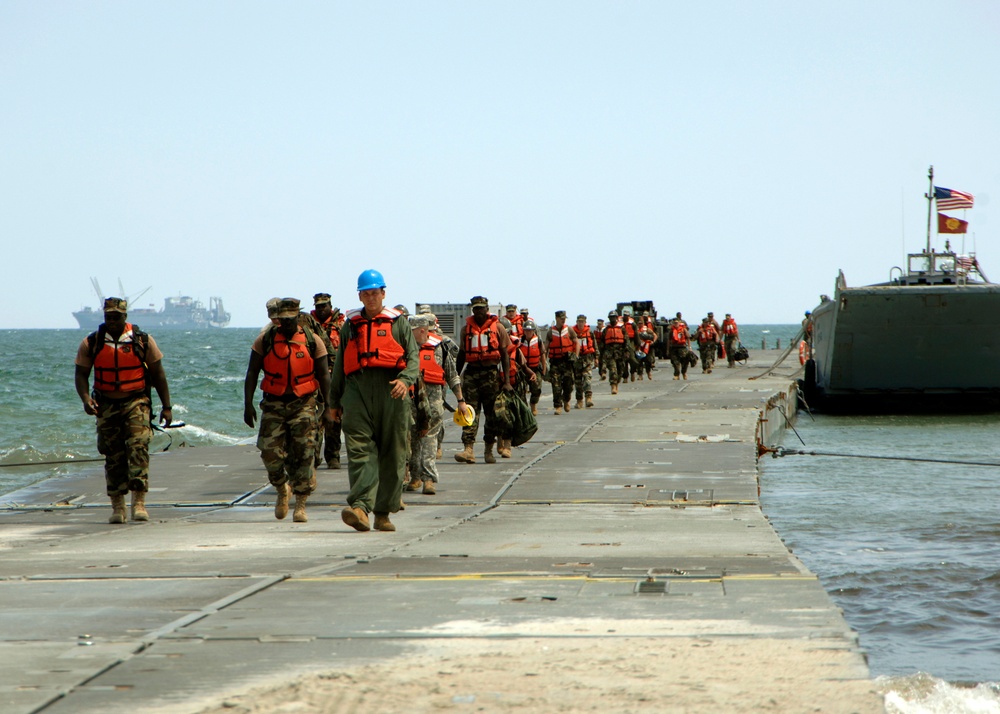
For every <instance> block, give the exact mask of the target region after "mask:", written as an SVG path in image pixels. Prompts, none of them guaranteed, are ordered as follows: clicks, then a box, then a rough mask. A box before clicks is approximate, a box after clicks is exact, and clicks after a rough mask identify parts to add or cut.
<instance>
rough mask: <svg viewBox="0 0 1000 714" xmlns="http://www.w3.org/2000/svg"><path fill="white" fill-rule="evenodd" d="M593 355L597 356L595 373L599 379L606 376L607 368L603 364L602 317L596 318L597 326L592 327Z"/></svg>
mask: <svg viewBox="0 0 1000 714" xmlns="http://www.w3.org/2000/svg"><path fill="white" fill-rule="evenodd" d="M594 350H595V352H594V355H595V357H596V358H597V374H598V375H599V376H600V378H601V381H602V382H603V381H605V380H607V378H608V368H607V367H605V366H604V318H603V317H600V318H598V319H597V327H595V328H594Z"/></svg>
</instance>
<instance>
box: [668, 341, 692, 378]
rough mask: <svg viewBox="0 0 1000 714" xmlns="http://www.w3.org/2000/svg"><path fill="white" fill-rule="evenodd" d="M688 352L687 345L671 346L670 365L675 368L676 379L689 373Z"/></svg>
mask: <svg viewBox="0 0 1000 714" xmlns="http://www.w3.org/2000/svg"><path fill="white" fill-rule="evenodd" d="M688 352H690V350H689V349H688V347H687V345H670V352H669V354H670V364H672V365H673V367H674V376H675V377H680V376H681V375H682V374H687V373H688V364H689V363H688V359H687V356H688Z"/></svg>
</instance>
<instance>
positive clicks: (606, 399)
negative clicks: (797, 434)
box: [0, 362, 883, 714]
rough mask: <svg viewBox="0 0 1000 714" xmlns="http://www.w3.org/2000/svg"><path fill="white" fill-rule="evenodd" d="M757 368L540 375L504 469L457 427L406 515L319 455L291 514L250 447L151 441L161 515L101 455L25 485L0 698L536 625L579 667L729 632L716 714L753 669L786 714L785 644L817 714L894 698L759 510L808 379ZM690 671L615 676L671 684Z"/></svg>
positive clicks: (198, 687) (1, 507) (107, 701)
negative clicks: (125, 506) (471, 452)
mask: <svg viewBox="0 0 1000 714" xmlns="http://www.w3.org/2000/svg"><path fill="white" fill-rule="evenodd" d="M757 366H760V367H763V366H766V365H765V363H764V362H761V364H760V365H757ZM664 367H666V368H664ZM753 367H754V365H753V364H751V367H749V368H746V367H745V368H738V369H726V367H725V365H724V364H723V365H722V368H721V369H718V370H716V372H715V373H714V374H711V375H702V374H700V370H694V371H695V372H696V373H695V374H692V376H691V379H690V380H689V381H686V382H684V381H680V382H677V381H673V380H672V379H671V378H670V375H669V366H668V365H665V364H664V363H662V362H661V367H660V369H658V370H657V371H656V372H654V380H653V381H642V382H634V383H629V384H625V385H622V387H621V389H620V393H619V394H618V395H616V396H611V395H610V394H609V392H610V388H609V387H608V384H607V382H598V381H595V382H594V388H595V402H596V407H594V408H592V409H580V410H577V409H574V410H572V411H571V412H570V413H569V414H565V413H564V414H561V415H559V416H554V415H553V414H552V408H551V406H550V405H551V396H550V387H549V385H545V392H544V395H543V399H542V403H541V405H540V406H541V407H543V409H541V410H540V414H539V423H540V429H539V432H538V434H537V435H536V437H535V438H534V439H533V440H532V441H531V442H530V443H529V444H527V445H525V446H524V447H522V448H516V449H514V455H513V458H511V459H499V458H498V463H496V464H495V465H486V464H484V463H482V444H481V442H480V443H479V444H478V445H477V448H476V456H477V459H478V461H479V463H477V464H475V465H472V466H467V465H461V464H458V463H456V462H455V461H454V459H453V458H452V455H453V454H454V453H455V452H456V451H458V450H460V449H459V431H458V429H457V427H455V426H454V425H453V424H451V423H450V422H449V424H448V427H447V438H446V443H445V449H444V458H443V459H442V460H441V461H440V462H439V469H440V472H441V483H440V484H439V489H438V493H437V495H434V496H425V495H422V494H420V493H408V494H404V500H405V501H406V509H405V510H404V511H402V512H400V513H398V514H396V515H394V516H393V521H394V522H395V523H396V525H397V528H398V530H397V531H396V532H395V533H379V532H374V531H373V532H370V533H357V532H355V531H353V530H351V529H349V528H348V527H346V526H345V525H344V524H343V523H342V522H341V520H340V509H341V507H343V505H344V498H345V496H346V493H347V471H346V468H345V469H344V470H341V471H328V470H320V471H319V485H318V489H317V492H316V494H315V495H314V496H313V497H312V498H311V500H310V502H309V509H308V514H309V522H308V523H306V524H296V523H293V522H292V520H291V514H289V516H288V518H287V519H286V520H284V521H277V520H275V518H274V515H273V503H274V490H273V489H272V488H270V487H269V486H267V481H266V475H265V472H264V470H263V467H262V465H261V463H260V459H259V457H258V454H257V450H256V449H255V448H254V447H252V446H230V447H212V448H206V447H200V448H179V449H174V450H171V451H169V452H167V453H164V454H157V455H154V456H153V458H152V467H151V486H152V490H151V492H150V494H149V497H148V500H147V506H148V509H149V512H150V519H151V520H150V522H148V523H128V524H126V525H118V526H112V525H109V524H108V523H107V518H108V515H109V514H110V505H109V502H108V499H107V497H106V495H105V494H104V484H103V475H102V473H101V471H100V470H99V469H96V468H93V466H95V465H90V467H84V466H81V467H80V470H79V472H78V473H76V474H75V475H73V476H69V477H60V478H54V479H50V480H47V481H44V482H41V483H39V484H36V485H34V486H32V487H30V488H26V489H23V490H21V491H17V492H14V493H11V494H8V495H6V496H4V497H2V498H0V711H2V712H4V713H5V714H29V713H31V714H34V713H42V712H44V713H45V714H70V713H74V714H79V713H80V712H102V714H113V713H116V712H123V713H124V712H130V713H131V712H135V711H143V712H197V711H200V710H201V709H203V708H205V707H207V706H209V705H218V704H219V703H220V702H222V701H223V699H224V698H225V697H227V696H230V695H234V696H235V695H238V694H239V693H241V692H245V691H247V690H249V689H251V688H254V687H262V686H270V685H276V684H280V683H281V682H286V681H289V680H291V679H293V678H295V677H297V676H302V675H307V674H310V673H321V672H336V671H347V670H350V669H351V668H356V667H359V666H378V665H384V666H387V667H392V668H400V667H404V668H405V667H408V666H411V665H412V664H413V663H414V662H421V663H424V662H427V661H433V658H434V657H435V656H439V655H441V654H442V653H447V652H449V648H451V647H454V646H457V645H459V644H462V645H463V646H464V648H465V649H464V650H462V651H464V652H469V651H470V649H471V651H475V650H476V649H477V648H481V649H482V650H484V651H488V650H489V648H490V647H491V646H492V645H493V644H494V643H499V642H504V643H510V642H512V641H517V640H521V639H530V640H531V641H538V640H547V641H551V642H552V643H553V646H554V645H555V644H556V643H557V642H565V641H566V640H573V641H574V642H575V643H579V644H581V645H582V647H577V648H575V649H574V650H573V651H574V652H575V653H576V654H575V655H573V656H575V657H577V658H582V659H583V660H584V664H586V662H585V660H586V658H587V657H595V658H596V657H597V656H598V654H599V653H600V652H602V651H603V648H606V647H609V646H610V645H611V644H615V645H616V646H618V645H621V644H623V643H625V644H628V643H633V644H634V646H635V647H636V651H637V652H638V651H639V648H640V645H641V647H642V651H643V652H646V653H647V654H646V655H643V656H648V652H649V648H650V647H652V648H653V649H654V651H655V652H662V653H663V655H664V657H666V656H668V655H670V656H680V657H683V650H678V648H679V647H681V646H682V644H683V646H684V647H688V648H690V647H691V646H692V645H691V643H692V642H695V643H697V644H698V646H699V647H711V646H713V645H721V644H722V643H725V645H726V646H727V648H728V649H727V650H726V651H727V652H729V653H730V654H729V655H726V656H729V657H731V656H732V652H733V651H734V650H735V651H736V652H737V653H738V655H739V657H741V658H742V660H741V661H743V662H745V664H744V665H741V666H739V667H737V668H736V669H735V670H732V671H735V672H736V674H735V676H729V675H727V678H726V679H725V680H721V679H720V677H719V676H718V673H717V672H716V671H714V668H712V667H708V668H705V670H704V671H700V672H698V673H697V676H696V677H695V679H697V680H698V681H697V682H695V683H694V685H693V686H697V687H699V688H700V689H699V692H703V702H704V703H703V705H702V706H695V707H689V708H687V709H686V711H705V712H710V711H711V712H714V711H725V710H727V709H730V707H727V706H726V705H725V702H726V701H727V696H731V694H728V693H730V692H732V691H733V687H734V685H735V684H739V683H740V682H738V681H736V682H734V679H735V680H739V679H741V678H742V679H744V680H746V681H744V682H743V684H744V685H746V687H745V688H749V689H751V690H752V691H753V692H754V693H755V695H758V696H759V697H760V701H761V702H767V701H769V697H770V701H772V702H773V707H774V710H775V711H780V710H782V709H781V701H782V700H781V699H780V697H779V695H778V694H773V696H771V695H772V690H774V691H777V689H778V688H779V686H778V685H779V683H780V682H781V680H782V679H783V678H785V677H787V676H789V675H788V673H787V672H785V671H784V669H783V664H782V662H783V660H782V659H781V658H780V657H777V658H776V657H775V656H774V650H775V646H774V644H775V642H778V643H779V645H780V646H779V647H778V648H777V649H779V650H787V652H786V655H787V656H793V655H794V654H795V653H801V652H808V653H810V657H811V658H812V660H811V661H815V663H816V664H815V666H813V667H811V668H810V669H808V670H807V671H806V673H805V674H804V675H803V674H802V673H801V672H799V673H798V674H797V675H796V680H795V682H794V687H795V688H796V689H797V690H799V691H800V692H805V693H806V696H807V698H808V697H809V694H808V693H810V692H814V693H815V696H814V697H811V699H813V700H814V706H813V707H812V708H810V711H838V712H841V711H843V712H847V711H851V712H876V711H882V710H883V705H882V698H881V696H879V695H878V694H876V693H875V691H874V686H873V683H872V682H871V681H870V679H869V673H868V668H867V666H866V663H865V657H864V653H863V652H862V651H861V650H860V648H859V646H858V642H857V637H856V635H855V633H854V632H852V630H851V629H850V628H849V627H848V626H847V624H846V623H845V621H844V620H843V617H842V615H841V613H840V611H839V610H838V609H837V607H836V606H835V605H834V604H833V602H832V601H831V600H830V598H829V597H828V596H827V594H826V593H825V592H824V590H823V588H822V586H821V584H820V583H819V582H818V580H817V579H816V577H815V576H814V575H813V574H812V573H810V572H809V571H808V569H807V568H806V567H804V566H803V564H802V563H801V562H799V561H798V559H796V558H795V556H794V555H792V554H791V553H790V552H789V551H788V550H787V549H786V547H785V546H784V544H783V543H782V542H781V540H780V539H779V538H778V537H777V535H776V534H775V533H774V531H773V530H772V528H771V526H770V525H769V523H768V521H767V519H765V518H764V516H763V514H762V513H761V510H760V506H759V501H758V478H757V476H758V464H757V461H756V442H757V440H758V438H763V440H764V441H765V443H769V444H773V443H776V439H777V436H776V435H777V434H778V433H780V431H781V430H782V429H783V428H784V426H785V417H784V416H783V414H786V413H790V410H792V409H793V406H792V405H793V402H792V401H791V400H792V399H793V394H792V383H791V380H790V379H788V378H777V377H769V378H765V379H760V380H756V381H749V380H748V379H747V377H748V376H750V375H751V374H756V373H757V372H759V370H754V369H753ZM248 433H249V430H248ZM345 466H346V464H345ZM781 643H784V645H781ZM678 652H679V654H678ZM789 653H790V654H789ZM560 656H569V655H560ZM721 656H723V655H720V657H721ZM720 661H721V660H720ZM674 671H675V670H672V669H670V668H665V669H664V670H663V672H662V674H661V675H658V676H657V678H653V679H652V680H646V681H644V682H643V683H641V684H636V683H624V682H613V683H612V682H609V683H608V687H612V686H615V687H625V688H628V687H633V688H646V689H648V690H649V692H657V691H664V690H667V689H669V687H671V686H677V685H678V682H677V681H672V678H674V677H675V676H680V675H675V674H674ZM496 675H497V685H496V686H497V688H498V689H506V690H516V689H517V687H518V683H517V682H516V681H504V672H503V671H498V672H497V673H496ZM685 676H686V675H685ZM783 686H784V685H783ZM428 696H430V695H429V694H428ZM553 696H554V697H557V696H558V695H557V694H554V695H553ZM699 696H700V695H699ZM375 701H377V700H375ZM623 701H624V700H623ZM557 703H558V702H556V704H557ZM414 704H415V708H414V711H423V710H425V707H422V706H420V704H421V703H420V702H414ZM556 704H553V706H552V708H551V709H547V708H546V706H545V705H544V703H541V702H538V701H535V702H534V703H533V705H532V707H531V708H532V710H534V711H543V710H551V711H556V710H563V709H559V707H558V706H557V705H556ZM352 710H353V709H351V708H349V707H347V706H346V705H345V706H343V707H341V708H340V709H337V711H352ZM465 710H467V711H473V710H475V707H472V708H466V709H465ZM786 710H787V709H786ZM330 711H333V709H331V710H330Z"/></svg>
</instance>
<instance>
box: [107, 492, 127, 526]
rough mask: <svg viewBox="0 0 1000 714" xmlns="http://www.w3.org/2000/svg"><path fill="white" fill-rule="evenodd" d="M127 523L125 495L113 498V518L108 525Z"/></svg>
mask: <svg viewBox="0 0 1000 714" xmlns="http://www.w3.org/2000/svg"><path fill="white" fill-rule="evenodd" d="M124 522H125V495H124V494H119V495H117V496H112V497H111V518H109V519H108V523H124Z"/></svg>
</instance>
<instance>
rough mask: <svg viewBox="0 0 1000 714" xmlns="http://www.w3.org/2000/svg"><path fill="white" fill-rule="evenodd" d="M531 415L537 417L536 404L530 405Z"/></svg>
mask: <svg viewBox="0 0 1000 714" xmlns="http://www.w3.org/2000/svg"><path fill="white" fill-rule="evenodd" d="M531 415H532V416H538V405H537V404H532V405H531Z"/></svg>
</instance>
